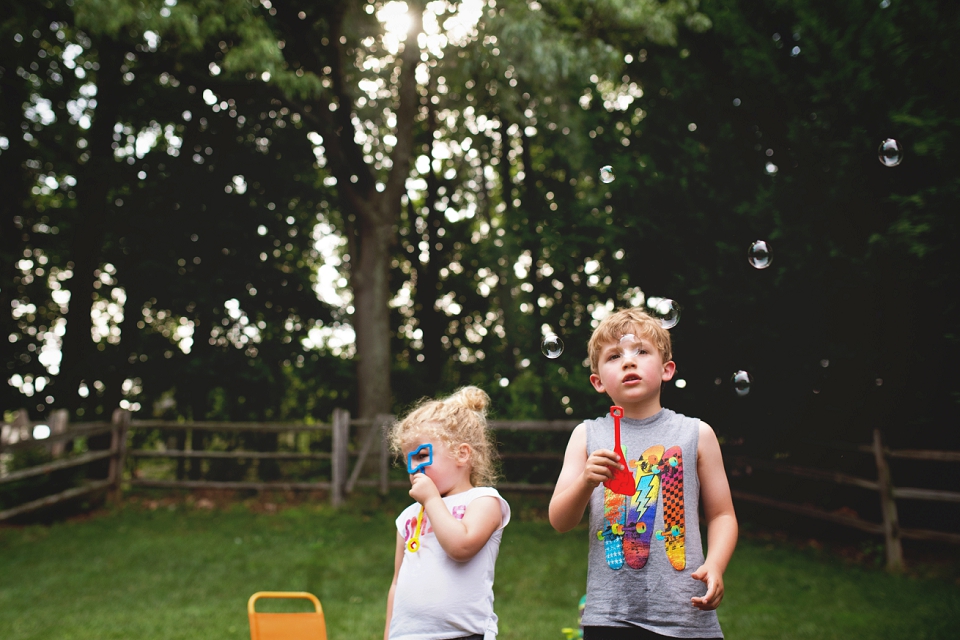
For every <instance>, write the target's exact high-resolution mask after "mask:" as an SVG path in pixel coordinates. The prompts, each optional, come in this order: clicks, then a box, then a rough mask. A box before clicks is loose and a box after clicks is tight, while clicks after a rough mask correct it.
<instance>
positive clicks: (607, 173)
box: [600, 165, 617, 184]
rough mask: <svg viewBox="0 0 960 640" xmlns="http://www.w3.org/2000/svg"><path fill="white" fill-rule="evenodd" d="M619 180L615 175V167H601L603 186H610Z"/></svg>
mask: <svg viewBox="0 0 960 640" xmlns="http://www.w3.org/2000/svg"><path fill="white" fill-rule="evenodd" d="M616 179H617V176H615V175H614V173H613V167H611V166H610V165H604V166H602V167H600V182H602V183H603V184H610V183H611V182H613V181H614V180H616Z"/></svg>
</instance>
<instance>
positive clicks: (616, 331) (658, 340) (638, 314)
mask: <svg viewBox="0 0 960 640" xmlns="http://www.w3.org/2000/svg"><path fill="white" fill-rule="evenodd" d="M628 333H632V334H633V335H635V336H637V337H638V338H640V339H641V340H649V341H650V342H652V343H653V344H654V346H656V347H657V351H659V352H660V357H661V358H663V361H664V362H669V361H670V360H673V346H672V344H671V342H670V332H669V331H667V330H666V329H664V328H663V325H662V324H661V323H660V321H659V320H658V319H657V318H654V317H652V316H650V315H648V314H647V313H646V312H645V311H642V310H641V309H638V308H636V307H630V308H627V309H618V310H617V311H616V312H614V313H611V314H610V315H609V316H607V317H606V318H604V319H603V320H601V321H600V324H599V325H597V328H596V329H594V330H593V335H592V336H590V342H588V343H587V355H588V356H589V357H590V372H591V373H598V372H599V363H600V352H601V351H602V350H603V348H604V347H605V346H606V345H608V344H610V343H612V342H618V341H619V340H620V338H622V337H623V336H625V335H627V334H628Z"/></svg>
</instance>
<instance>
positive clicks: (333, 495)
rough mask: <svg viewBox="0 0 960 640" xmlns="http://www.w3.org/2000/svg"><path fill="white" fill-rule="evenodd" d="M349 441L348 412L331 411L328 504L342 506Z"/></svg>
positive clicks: (341, 410)
mask: <svg viewBox="0 0 960 640" xmlns="http://www.w3.org/2000/svg"><path fill="white" fill-rule="evenodd" d="M349 440H350V412H349V411H347V410H346V409H334V410H333V451H332V452H331V456H330V460H331V463H332V465H331V467H332V468H331V474H330V475H331V478H330V503H331V504H332V505H333V506H334V507H339V506H340V505H341V504H343V489H344V485H345V484H346V480H347V462H348V458H347V444H348V443H349Z"/></svg>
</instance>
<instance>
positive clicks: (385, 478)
mask: <svg viewBox="0 0 960 640" xmlns="http://www.w3.org/2000/svg"><path fill="white" fill-rule="evenodd" d="M378 417H379V419H380V424H379V425H378V426H379V427H380V495H382V496H385V495H387V493H389V491H390V476H389V474H390V443H389V442H388V441H387V438H388V437H389V434H390V425H391V424H392V423H393V416H390V415H381V416H378Z"/></svg>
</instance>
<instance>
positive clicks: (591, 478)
mask: <svg viewBox="0 0 960 640" xmlns="http://www.w3.org/2000/svg"><path fill="white" fill-rule="evenodd" d="M617 468H620V469H625V468H626V467H624V466H623V465H622V464H621V463H620V457H619V456H618V455H617V454H616V453H614V452H613V451H611V450H609V449H597V450H596V451H594V452H593V453H591V454H590V456H589V457H588V458H587V462H586V464H585V465H584V467H583V476H582V477H583V481H584V483H585V484H586V485H588V486H589V487H591V488H596V487H597V486H599V485H600V483H601V482H604V481H606V480H609V479H611V478H613V471H614V469H617Z"/></svg>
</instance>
